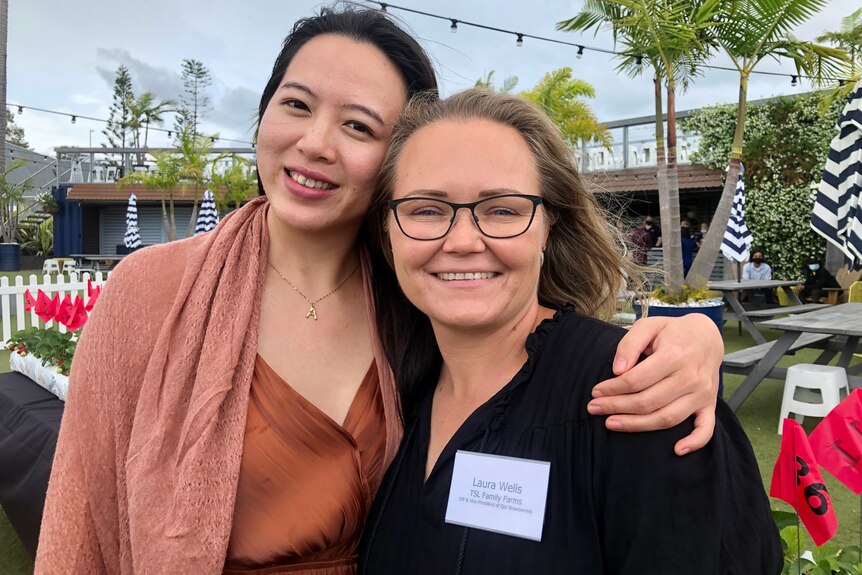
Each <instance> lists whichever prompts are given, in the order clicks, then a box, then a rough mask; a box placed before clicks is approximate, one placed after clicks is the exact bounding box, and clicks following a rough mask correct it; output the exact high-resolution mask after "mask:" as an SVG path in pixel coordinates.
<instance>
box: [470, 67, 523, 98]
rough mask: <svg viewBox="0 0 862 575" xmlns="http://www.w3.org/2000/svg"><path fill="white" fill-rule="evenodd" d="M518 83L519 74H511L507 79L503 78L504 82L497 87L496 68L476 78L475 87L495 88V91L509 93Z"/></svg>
mask: <svg viewBox="0 0 862 575" xmlns="http://www.w3.org/2000/svg"><path fill="white" fill-rule="evenodd" d="M517 85H518V77H517V76H509V77H508V78H506V79H505V80H503V84H502V85H501V86H500V87H499V88H497V87H495V86H494V70H491V71H490V72H488V73H487V74H485V77H484V78H479V79H478V80H476V83H475V84H474V87H475V88H485V89H486V90H493V91H495V92H502V93H504V94H508V93H509V92H511V91H512V90H514V89H515V86H517Z"/></svg>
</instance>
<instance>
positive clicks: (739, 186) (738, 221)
mask: <svg viewBox="0 0 862 575" xmlns="http://www.w3.org/2000/svg"><path fill="white" fill-rule="evenodd" d="M744 174H745V168H744V167H743V166H742V165H741V164H740V166H739V179H738V180H737V181H736V195H734V196H733V207H731V208H730V219H729V220H727V229H726V230H724V239H723V240H722V242H721V253H723V254H724V257H726V258H727V259H729V260H732V261H735V262H744V261H745V260H747V259H748V256H749V252H750V251H751V232H750V231H748V226H747V225H745V184H743V183H742V177H743V175H744Z"/></svg>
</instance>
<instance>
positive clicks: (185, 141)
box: [178, 125, 218, 237]
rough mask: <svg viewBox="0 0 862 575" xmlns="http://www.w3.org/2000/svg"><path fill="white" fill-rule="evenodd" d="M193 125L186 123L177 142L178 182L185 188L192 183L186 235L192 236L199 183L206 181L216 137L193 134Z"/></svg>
mask: <svg viewBox="0 0 862 575" xmlns="http://www.w3.org/2000/svg"><path fill="white" fill-rule="evenodd" d="M192 129H193V126H191V125H187V126H186V127H185V128H184V129H183V131H182V132H181V133H180V136H179V142H178V151H179V162H180V184H181V186H182V187H183V188H185V187H186V186H187V185H188V184H192V186H193V190H194V200H193V203H192V215H191V218H190V219H189V227H188V233H187V234H186V235H187V236H189V237H190V236H192V234H194V231H195V220H196V219H197V213H198V201H199V200H200V193H199V192H200V185H201V184H203V183H206V182H207V178H208V175H209V174H208V173H207V169H208V168H209V167H210V163H211V162H210V155H211V154H212V148H213V143H214V142H215V140H216V139H217V138H218V134H216V135H214V136H206V135H203V134H197V135H193V133H192Z"/></svg>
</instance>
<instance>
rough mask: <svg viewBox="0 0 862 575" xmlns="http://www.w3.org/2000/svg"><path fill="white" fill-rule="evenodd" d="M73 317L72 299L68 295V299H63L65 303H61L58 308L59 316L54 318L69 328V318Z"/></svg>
mask: <svg viewBox="0 0 862 575" xmlns="http://www.w3.org/2000/svg"><path fill="white" fill-rule="evenodd" d="M71 315H72V298H71V297H70V296H69V294H66V297H64V298H63V301H62V302H60V305H59V306H57V314H56V315H55V316H54V317H56V318H57V321H58V322H60V323H62V324H63V325H65V326H66V327H68V325H67V324H68V323H69V317H70V316H71Z"/></svg>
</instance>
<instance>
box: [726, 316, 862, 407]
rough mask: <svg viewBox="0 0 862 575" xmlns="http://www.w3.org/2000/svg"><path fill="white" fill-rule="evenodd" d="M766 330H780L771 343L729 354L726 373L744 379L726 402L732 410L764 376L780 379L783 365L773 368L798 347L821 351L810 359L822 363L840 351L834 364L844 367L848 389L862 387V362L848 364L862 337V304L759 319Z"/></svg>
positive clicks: (785, 373) (856, 351) (783, 373)
mask: <svg viewBox="0 0 862 575" xmlns="http://www.w3.org/2000/svg"><path fill="white" fill-rule="evenodd" d="M762 325H764V326H766V327H768V328H770V329H777V330H781V331H783V333H782V334H781V336H780V337H779V338H778V339H777V340H775V341H773V342H764V343H761V344H760V345H755V346H753V347H750V348H747V349H743V350H739V351H735V352H733V353H729V354H727V355H726V356H725V358H724V362H723V365H724V368H725V370H726V371H728V372H729V373H741V374H745V379H744V380H743V381H742V383H741V384H740V385H739V387H737V388H736V390H735V391H734V392H733V395H732V396H731V397H730V399H728V400H727V404H728V405H729V406H730V408H731V409H732V410H734V411H736V410H737V408H739V406H740V405H741V404H742V403H743V402H744V401H745V399H746V398H747V397H748V396H749V395H750V394H751V393H752V392H753V391H754V389H755V388H756V387H757V386H758V385H760V383H761V382H762V381H763V380H764V379H765V378H770V379H784V378H785V377H786V376H787V368H784V367H777V364H778V361H779V360H780V359H781V358H782V357H783V356H784V354H786V353H792V352H793V351H795V350H798V349H801V348H818V349H822V350H823V351H822V352H821V353H820V355H818V356H817V358H816V359H815V360H814V363H815V364H820V365H826V364H828V363H829V362H830V361H831V360H832V359H833V358H834V357H835V356H836V355H838V354H839V353H840V357H839V358H838V363H837V365H838V366H839V367H843V368H845V369H846V370H847V379H848V383H849V384H850V388H851V389H854V388H856V387H860V386H862V364H857V365H850V363H851V361H852V359H853V354H854V353H859V351H860V346H859V340H860V337H862V303H845V304H840V305H837V306H826V307H824V308H821V309H817V310H815V311H810V312H805V313H800V314H793V315H789V316H787V317H784V318H779V319H771V320H768V321H765V322H763V324H762Z"/></svg>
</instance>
